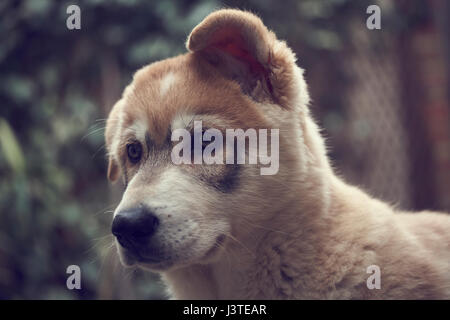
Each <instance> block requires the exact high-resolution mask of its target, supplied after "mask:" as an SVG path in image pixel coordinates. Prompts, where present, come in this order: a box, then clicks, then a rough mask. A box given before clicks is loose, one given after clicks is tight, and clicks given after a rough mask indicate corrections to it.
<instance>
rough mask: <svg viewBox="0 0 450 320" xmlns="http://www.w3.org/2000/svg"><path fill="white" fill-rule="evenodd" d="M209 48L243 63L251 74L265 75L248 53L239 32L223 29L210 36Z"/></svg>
mask: <svg viewBox="0 0 450 320" xmlns="http://www.w3.org/2000/svg"><path fill="white" fill-rule="evenodd" d="M211 46H212V47H215V48H217V49H219V50H221V51H224V52H226V53H228V54H229V55H231V56H233V57H235V58H236V59H239V60H241V61H243V62H245V63H246V64H247V65H248V66H249V67H250V71H251V72H252V73H255V74H256V73H260V74H263V75H266V74H267V71H266V69H265V68H264V66H263V65H262V64H261V63H260V62H259V61H258V60H256V58H255V57H254V56H253V55H252V53H251V52H250V51H249V49H248V45H247V44H246V43H245V40H244V39H243V37H242V36H241V34H240V33H239V31H237V30H234V29H233V28H228V29H227V28H224V29H221V30H219V31H217V32H216V33H214V34H213V36H212V39H211Z"/></svg>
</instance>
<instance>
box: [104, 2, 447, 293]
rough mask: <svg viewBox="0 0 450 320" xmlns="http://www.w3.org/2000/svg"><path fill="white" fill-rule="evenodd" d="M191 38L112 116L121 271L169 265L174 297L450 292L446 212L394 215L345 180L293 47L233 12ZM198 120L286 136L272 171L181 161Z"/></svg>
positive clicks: (145, 72) (139, 78) (145, 73)
mask: <svg viewBox="0 0 450 320" xmlns="http://www.w3.org/2000/svg"><path fill="white" fill-rule="evenodd" d="M186 46H187V49H188V51H189V52H188V53H186V54H184V55H180V56H177V57H174V58H170V59H167V60H163V61H159V62H155V63H152V64H150V65H148V66H145V67H143V68H142V69H140V70H139V71H137V72H136V74H135V75H134V78H133V81H132V83H131V84H130V85H129V86H128V87H127V88H126V89H125V91H124V93H123V95H122V98H121V99H120V100H119V101H118V102H117V103H116V104H115V106H114V107H113V109H112V111H111V113H110V115H109V118H108V121H107V127H106V133H105V135H106V145H107V149H108V156H109V166H108V178H109V179H110V180H111V181H115V180H117V179H118V178H119V177H120V176H121V177H122V179H123V180H124V183H125V185H126V189H125V192H124V194H123V198H122V200H121V202H120V204H119V205H118V207H117V208H116V210H115V212H114V219H113V223H112V232H113V234H114V235H115V236H116V240H117V241H116V243H117V248H118V251H119V255H120V258H121V261H122V263H123V264H124V265H127V266H131V265H137V266H139V267H142V268H145V269H148V270H152V271H156V272H159V273H161V275H162V277H163V279H164V280H165V282H166V284H167V286H168V289H169V292H170V295H171V296H172V298H175V299H450V217H449V216H448V215H446V214H440V213H434V212H421V213H414V214H412V213H406V212H398V211H397V210H395V209H393V208H392V207H390V206H389V205H388V204H386V203H383V202H381V201H378V200H376V199H373V198H371V197H370V196H369V195H367V194H366V193H364V192H363V191H361V190H360V189H358V188H356V187H353V186H350V185H348V184H346V183H345V182H343V181H342V180H341V179H340V178H339V177H337V176H336V174H335V173H334V172H333V169H332V167H331V165H330V161H329V159H328V158H327V154H326V149H325V145H324V140H323V138H322V137H321V135H320V133H319V132H320V130H319V128H318V126H317V125H316V123H315V122H314V121H313V119H312V117H311V115H310V112H309V109H308V103H309V97H308V91H307V86H306V83H305V80H304V78H303V70H302V69H300V68H299V67H298V66H297V65H296V58H295V55H294V54H293V52H292V51H291V50H290V49H289V47H288V46H287V45H286V43H285V42H283V41H280V40H278V39H277V38H276V36H275V34H274V33H273V32H271V31H269V30H268V29H267V28H266V27H265V26H264V25H263V23H262V22H261V20H260V19H259V18H258V17H256V16H255V15H253V14H251V13H248V12H243V11H239V10H231V9H226V10H219V11H216V12H214V13H212V14H210V15H209V16H208V17H206V18H205V19H204V21H202V22H201V23H200V24H199V25H198V26H197V27H195V28H194V29H193V31H192V32H191V34H190V35H189V37H188V39H187V43H186ZM199 121H201V124H202V126H203V128H214V129H215V130H218V131H220V132H225V131H226V130H227V129H237V128H242V130H247V129H252V128H253V129H262V128H265V129H277V130H279V139H278V140H273V141H275V142H276V143H270V146H271V147H273V146H278V148H277V149H272V150H274V152H276V151H277V152H278V157H279V168H277V170H276V173H275V174H261V172H262V171H261V168H262V167H264V164H262V163H261V162H258V163H256V164H250V163H247V162H246V163H244V164H236V163H234V164H225V163H224V164H220V163H213V164H206V163H204V162H202V163H201V164H195V163H184V162H183V163H181V164H175V163H174V161H173V157H172V155H173V152H172V151H173V149H174V148H175V146H176V145H177V144H176V142H174V140H173V133H174V132H176V131H177V130H178V129H185V130H187V132H191V131H192V130H193V127H194V124H195V123H196V122H199ZM269 131H270V130H269ZM271 132H272V131H271ZM272 135H273V134H272V133H271V136H272ZM200 138H201V137H200ZM202 141H204V139H203V140H202ZM271 141H272V140H271ZM203 143H204V142H203ZM202 147H203V146H202ZM184 152H186V154H187V153H188V152H187V151H183V153H184ZM245 152H246V153H245V156H246V158H248V150H247V151H245ZM226 153H228V150H227V151H226V152H223V153H220V152H218V156H219V157H226ZM228 154H229V153H228ZM188 156H189V155H188Z"/></svg>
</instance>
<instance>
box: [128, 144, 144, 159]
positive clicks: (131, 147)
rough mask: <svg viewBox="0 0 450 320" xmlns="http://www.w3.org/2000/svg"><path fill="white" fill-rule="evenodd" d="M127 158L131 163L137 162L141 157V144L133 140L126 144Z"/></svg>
mask: <svg viewBox="0 0 450 320" xmlns="http://www.w3.org/2000/svg"><path fill="white" fill-rule="evenodd" d="M127 154H128V159H130V161H131V162H132V163H138V162H139V160H141V157H142V146H141V144H140V143H139V142H133V143H130V144H128V145H127Z"/></svg>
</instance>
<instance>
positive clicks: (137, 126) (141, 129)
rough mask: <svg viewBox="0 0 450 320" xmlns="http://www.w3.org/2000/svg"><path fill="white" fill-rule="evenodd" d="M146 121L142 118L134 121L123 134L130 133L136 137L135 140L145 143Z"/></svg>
mask: <svg viewBox="0 0 450 320" xmlns="http://www.w3.org/2000/svg"><path fill="white" fill-rule="evenodd" d="M147 128H148V126H147V121H145V120H144V119H143V118H140V119H136V120H134V122H133V123H132V124H131V126H129V127H128V128H127V129H126V130H125V132H124V133H125V134H127V133H129V132H131V134H133V135H134V136H135V137H136V140H138V141H140V142H141V143H144V141H145V133H146V132H147Z"/></svg>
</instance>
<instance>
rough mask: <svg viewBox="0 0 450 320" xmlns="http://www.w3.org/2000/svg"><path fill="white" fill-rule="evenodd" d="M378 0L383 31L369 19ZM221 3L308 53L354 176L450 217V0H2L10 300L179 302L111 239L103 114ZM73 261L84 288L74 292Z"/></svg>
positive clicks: (115, 194)
mask: <svg viewBox="0 0 450 320" xmlns="http://www.w3.org/2000/svg"><path fill="white" fill-rule="evenodd" d="M70 4H77V5H78V6H79V7H80V9H81V30H68V29H67V27H66V19H67V17H68V16H69V15H68V14H67V13H66V9H67V7H68V6H69V5H70ZM371 4H377V5H379V6H380V8H381V30H368V29H367V28H366V19H367V18H368V17H369V15H368V14H367V13H366V9H367V7H368V6H369V5H371ZM221 7H233V8H241V9H247V10H250V11H252V12H254V13H257V14H258V15H260V16H261V17H262V18H263V20H264V22H265V23H266V25H268V26H269V28H271V29H273V30H274V31H275V32H276V33H277V35H278V37H279V38H281V39H285V40H286V41H287V42H288V44H289V46H290V47H292V48H293V50H294V51H295V52H296V53H297V56H298V64H299V65H300V66H301V67H303V68H304V69H306V79H307V81H308V83H309V88H310V93H311V97H312V101H313V102H312V105H311V109H312V112H313V114H314V115H315V118H316V119H317V121H318V122H319V123H320V125H321V126H322V127H323V128H324V129H325V130H324V135H325V136H326V137H327V140H328V143H327V144H328V146H329V147H330V155H331V157H332V160H333V163H334V166H335V168H336V170H337V172H339V174H340V175H341V176H342V177H344V178H345V179H346V180H347V181H348V182H351V183H353V184H356V185H359V186H361V187H363V188H365V189H366V190H368V191H370V192H371V193H372V194H373V195H375V196H377V197H379V198H382V199H384V200H386V201H389V202H390V203H392V204H395V205H397V206H398V207H399V208H403V209H414V210H420V209H425V208H428V209H435V210H447V211H450V115H449V111H450V108H449V91H450V90H449V75H450V72H449V71H450V51H449V39H450V35H449V31H450V23H449V14H450V2H448V1H445V0H430V1H423V0H418V1H416V0H404V1H400V0H399V1H393V0H390V1H376V0H370V1H365V0H361V1H348V0H326V1H325V0H324V1H318V0H304V1H298V0H288V1H283V2H281V1H269V0H267V1H261V0H258V1H257V0H252V1H245V2H244V1H225V2H221V1H205V0H197V1H188V0H176V1H175V0H172V1H162V0H154V1H145V0H141V1H140V0H122V1H119V0H116V1H103V0H85V1H76V0H74V1H70V2H67V1H50V0H45V1H44V0H33V1H31V0H30V1H1V2H0V39H1V40H0V299H51V298H54V299H115V298H121V299H129V298H137V299H164V298H166V297H165V295H164V291H163V290H162V285H161V283H160V281H159V280H158V278H157V276H155V275H153V274H150V273H144V272H141V271H138V270H124V269H123V268H122V267H121V266H120V264H119V263H118V261H117V258H116V256H115V250H114V248H111V243H112V237H111V236H110V231H109V228H110V223H111V215H112V210H113V209H114V207H115V205H117V203H118V201H119V199H120V194H121V192H122V191H123V190H121V188H123V187H121V186H120V185H119V186H115V187H111V186H110V185H109V184H108V183H107V180H106V159H105V149H104V142H103V134H104V125H105V118H106V116H107V114H108V112H109V110H110V108H111V106H112V105H113V104H114V102H115V101H116V100H117V99H118V98H119V97H120V95H121V92H122V90H123V88H124V87H125V85H126V84H127V83H129V82H130V81H131V78H132V75H133V73H134V71H136V70H137V69H138V68H140V67H142V66H144V65H146V64H148V63H150V62H152V61H155V60H159V59H163V58H166V57H170V56H173V55H176V54H180V53H183V52H185V48H184V41H185V39H186V37H187V35H188V34H189V32H190V30H191V29H192V28H193V27H194V26H195V25H196V24H197V23H199V22H200V21H201V20H202V18H204V17H205V16H206V15H207V14H208V13H210V12H211V11H213V10H214V9H217V8H221ZM72 264H75V265H79V266H80V267H81V272H82V274H81V276H82V277H81V286H82V289H81V290H68V289H67V288H66V279H67V277H68V276H69V275H68V274H66V268H67V266H69V265H72Z"/></svg>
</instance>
